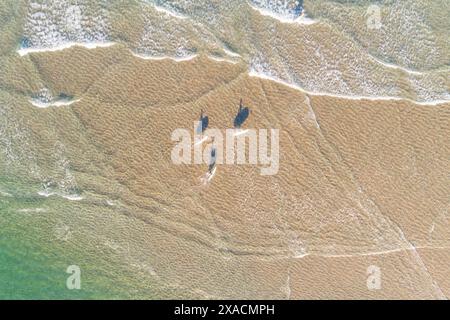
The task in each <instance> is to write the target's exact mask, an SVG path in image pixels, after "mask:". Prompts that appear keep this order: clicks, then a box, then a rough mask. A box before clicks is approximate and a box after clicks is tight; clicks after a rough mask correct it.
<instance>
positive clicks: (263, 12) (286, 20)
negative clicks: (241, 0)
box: [248, 3, 317, 25]
mask: <svg viewBox="0 0 450 320" xmlns="http://www.w3.org/2000/svg"><path fill="white" fill-rule="evenodd" d="M248 5H249V6H250V7H251V8H252V9H253V10H256V11H258V12H259V13H260V14H261V15H263V16H266V17H271V18H274V19H276V20H278V21H280V22H281V23H292V24H303V25H310V24H314V23H316V22H317V21H316V20H313V19H310V18H307V17H306V16H305V15H304V14H302V15H301V16H300V17H298V18H296V19H289V18H285V17H283V16H281V15H278V14H276V13H273V12H272V11H269V10H266V9H262V8H258V7H255V6H253V5H251V4H250V3H249V4H248Z"/></svg>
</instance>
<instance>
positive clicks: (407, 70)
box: [369, 54, 425, 75]
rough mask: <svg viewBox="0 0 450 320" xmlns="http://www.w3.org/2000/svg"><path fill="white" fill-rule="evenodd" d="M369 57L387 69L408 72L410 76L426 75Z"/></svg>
mask: <svg viewBox="0 0 450 320" xmlns="http://www.w3.org/2000/svg"><path fill="white" fill-rule="evenodd" d="M369 56H370V57H371V58H372V59H373V60H375V61H376V62H377V63H379V64H381V65H383V66H385V67H387V68H391V69H397V70H402V71H404V72H406V73H410V74H414V75H424V74H425V73H424V72H420V71H415V70H411V69H407V68H404V67H401V66H398V65H396V64H393V63H387V62H384V61H382V60H380V59H378V58H376V57H374V56H372V55H371V54H369Z"/></svg>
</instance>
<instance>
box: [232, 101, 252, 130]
mask: <svg viewBox="0 0 450 320" xmlns="http://www.w3.org/2000/svg"><path fill="white" fill-rule="evenodd" d="M249 115H250V109H249V108H247V107H244V105H243V103H242V99H241V101H240V102H239V110H238V113H237V115H236V117H235V118H234V127H235V128H237V129H239V128H240V127H241V126H242V124H243V123H244V122H245V120H247V118H248V116H249Z"/></svg>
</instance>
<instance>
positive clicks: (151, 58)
mask: <svg viewBox="0 0 450 320" xmlns="http://www.w3.org/2000/svg"><path fill="white" fill-rule="evenodd" d="M131 53H132V54H133V56H135V57H137V58H140V59H144V60H172V61H175V62H182V61H189V60H192V59H195V58H196V57H197V56H198V55H197V54H193V55H190V56H187V57H182V58H175V57H170V56H147V55H143V54H139V53H136V52H133V51H131Z"/></svg>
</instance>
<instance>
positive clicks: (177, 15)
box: [153, 4, 187, 19]
mask: <svg viewBox="0 0 450 320" xmlns="http://www.w3.org/2000/svg"><path fill="white" fill-rule="evenodd" d="M153 7H155V9H156V11H158V12H162V13H165V14H167V15H169V16H171V17H174V18H177V19H187V17H186V16H183V15H181V14H179V13H175V12H173V11H170V10H167V9H166V8H163V7H160V6H157V5H155V4H154V5H153Z"/></svg>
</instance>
